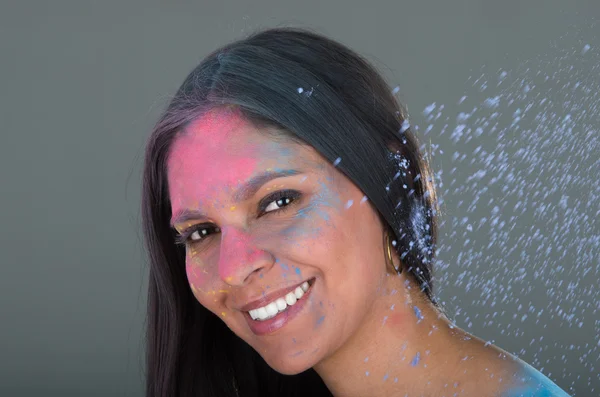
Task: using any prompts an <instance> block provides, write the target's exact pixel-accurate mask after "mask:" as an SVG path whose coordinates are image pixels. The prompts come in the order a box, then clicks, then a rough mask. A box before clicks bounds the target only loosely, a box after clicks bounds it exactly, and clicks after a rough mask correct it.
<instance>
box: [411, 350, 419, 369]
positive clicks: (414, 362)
mask: <svg viewBox="0 0 600 397" xmlns="http://www.w3.org/2000/svg"><path fill="white" fill-rule="evenodd" d="M420 358H421V355H420V354H419V352H417V355H416V356H415V357H414V358H413V360H412V362H411V363H410V365H412V366H413V367H416V366H417V364H418V363H419V359H420Z"/></svg>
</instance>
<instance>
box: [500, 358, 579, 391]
mask: <svg viewBox="0 0 600 397" xmlns="http://www.w3.org/2000/svg"><path fill="white" fill-rule="evenodd" d="M513 364H515V371H514V375H513V377H512V379H511V382H510V383H509V384H508V385H507V386H508V387H507V388H506V390H505V391H504V392H503V393H502V394H501V397H570V396H569V394H567V393H566V392H565V391H564V390H563V389H561V388H560V387H559V386H558V385H557V384H556V383H554V382H553V381H552V380H551V379H550V378H548V377H547V376H545V375H544V374H542V373H541V372H540V371H538V370H537V369H535V368H534V367H532V366H531V365H529V364H527V363H526V362H525V361H522V360H520V359H518V358H515V359H514V362H513Z"/></svg>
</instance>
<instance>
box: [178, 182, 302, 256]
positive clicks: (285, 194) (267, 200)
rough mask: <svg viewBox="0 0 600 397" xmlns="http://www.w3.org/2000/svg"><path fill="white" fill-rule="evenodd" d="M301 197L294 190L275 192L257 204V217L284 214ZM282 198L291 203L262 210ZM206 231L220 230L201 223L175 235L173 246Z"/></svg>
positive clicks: (186, 241)
mask: <svg viewBox="0 0 600 397" xmlns="http://www.w3.org/2000/svg"><path fill="white" fill-rule="evenodd" d="M300 197H301V193H300V192H298V191H296V190H280V191H277V192H275V193H272V194H271V195H269V196H267V197H265V198H264V199H263V200H262V201H261V202H260V204H259V211H260V214H259V217H261V216H263V215H268V214H272V213H281V212H284V211H285V210H287V209H289V208H290V207H291V206H292V204H294V203H295V202H297V201H298V199H299V198H300ZM283 198H288V199H291V201H290V202H289V203H287V205H285V206H283V207H281V208H278V209H275V210H272V211H269V212H264V210H265V209H266V208H267V207H268V206H269V205H270V204H271V203H272V202H275V201H279V200H281V199H283ZM206 229H213V230H215V231H220V228H218V227H216V226H210V224H207V223H202V224H199V225H195V226H192V227H190V228H188V229H186V230H183V231H182V232H181V234H177V235H176V236H175V244H176V245H186V244H187V243H188V239H189V237H190V236H191V235H192V234H194V233H195V232H197V231H202V230H206ZM200 234H202V233H200ZM206 236H207V234H204V235H203V237H200V239H197V240H194V241H190V243H200V242H202V241H203V240H204V239H205V237H206Z"/></svg>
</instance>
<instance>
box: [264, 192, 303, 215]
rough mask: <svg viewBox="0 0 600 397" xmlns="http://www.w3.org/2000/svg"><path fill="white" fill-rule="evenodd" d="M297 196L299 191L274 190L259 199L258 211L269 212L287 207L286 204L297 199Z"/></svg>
mask: <svg viewBox="0 0 600 397" xmlns="http://www.w3.org/2000/svg"><path fill="white" fill-rule="evenodd" d="M299 196H300V193H299V192H297V191H295V190H280V191H278V192H275V193H273V194H271V195H269V196H267V197H265V199H264V200H262V201H261V205H260V212H261V213H269V212H273V211H276V210H281V209H283V208H287V207H288V205H289V204H291V203H292V202H294V200H296V199H298V197H299ZM265 204H267V205H265Z"/></svg>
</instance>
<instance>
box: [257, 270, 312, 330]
mask: <svg viewBox="0 0 600 397" xmlns="http://www.w3.org/2000/svg"><path fill="white" fill-rule="evenodd" d="M314 283H315V278H311V279H310V280H308V281H305V282H303V283H302V284H301V285H299V286H298V287H296V289H295V290H294V291H292V292H288V293H287V294H286V295H285V296H282V297H281V298H277V299H275V300H274V301H273V302H271V303H269V304H267V305H265V306H263V307H259V308H258V309H254V310H250V311H249V312H248V314H250V317H251V318H252V320H254V321H265V320H270V319H272V318H273V317H275V316H277V315H278V314H280V313H283V312H285V311H286V310H288V309H289V308H290V307H292V306H294V305H295V304H296V302H298V301H299V300H301V299H302V298H303V297H304V295H306V293H307V292H308V290H309V289H310V288H311V287H312V285H313V284H314Z"/></svg>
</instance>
